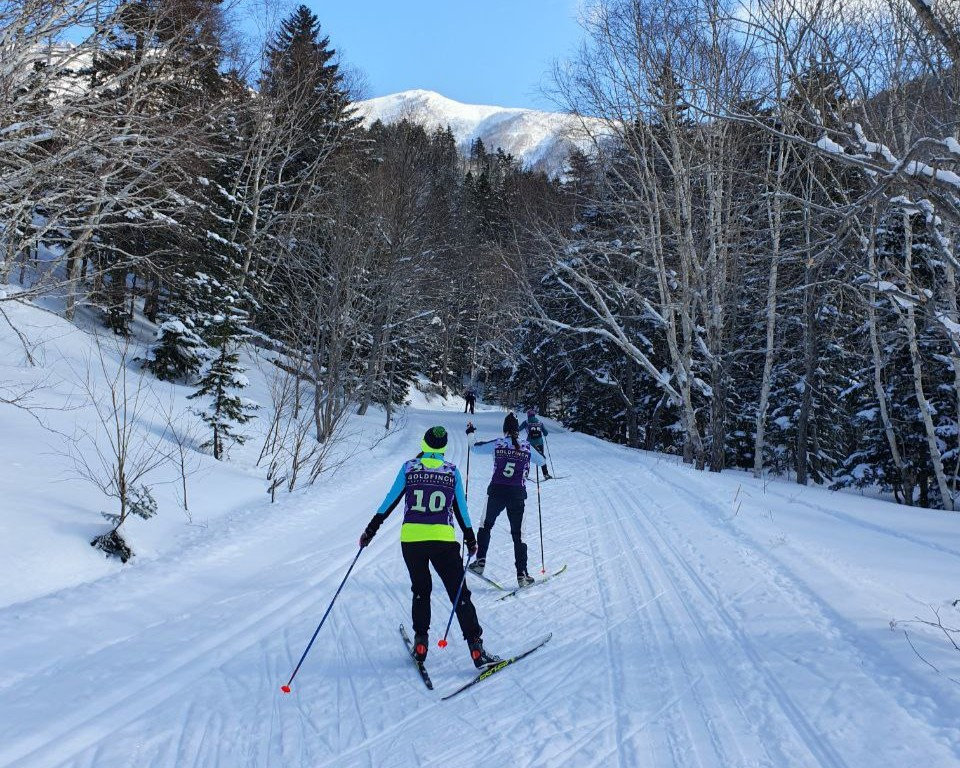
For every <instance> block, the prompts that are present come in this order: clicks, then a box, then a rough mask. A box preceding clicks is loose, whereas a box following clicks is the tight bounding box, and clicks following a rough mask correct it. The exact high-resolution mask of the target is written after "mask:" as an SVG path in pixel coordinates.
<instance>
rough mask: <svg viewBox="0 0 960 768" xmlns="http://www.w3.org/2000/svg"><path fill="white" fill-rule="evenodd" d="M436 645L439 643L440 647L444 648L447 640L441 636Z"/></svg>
mask: <svg viewBox="0 0 960 768" xmlns="http://www.w3.org/2000/svg"><path fill="white" fill-rule="evenodd" d="M437 645H439V646H440V647H441V648H446V647H447V641H446V640H444V639H443V638H442V637H441V638H440V639H439V640H437Z"/></svg>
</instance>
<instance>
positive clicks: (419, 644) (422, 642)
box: [413, 635, 430, 663]
mask: <svg viewBox="0 0 960 768" xmlns="http://www.w3.org/2000/svg"><path fill="white" fill-rule="evenodd" d="M429 647H430V639H429V638H428V637H427V635H414V636H413V658H414V659H416V660H417V661H419V662H421V663H422V662H424V661H426V658H427V648H429Z"/></svg>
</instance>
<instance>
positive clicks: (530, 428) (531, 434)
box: [518, 408, 550, 480]
mask: <svg viewBox="0 0 960 768" xmlns="http://www.w3.org/2000/svg"><path fill="white" fill-rule="evenodd" d="M523 430H526V431H527V440H528V441H529V442H530V445H532V446H533V447H534V448H535V449H536V450H537V453H539V454H540V455H541V456H543V458H544V459H546V458H547V454H546V452H545V451H544V447H543V446H544V442H543V439H544V438H545V437H546V436H547V435H549V434H550V433H549V432H548V431H547V425H546V424H544V423H543V422H542V421H540V419H539V418H537V412H536V411H535V410H533V408H531V409H530V410H528V411H527V420H526V421H525V422H523V423H522V424H521V425H520V429H519V430H518V432H522V431H523ZM543 476H544V478H545V479H547V480H549V479H550V473H549V472H547V465H546V464H544V465H543Z"/></svg>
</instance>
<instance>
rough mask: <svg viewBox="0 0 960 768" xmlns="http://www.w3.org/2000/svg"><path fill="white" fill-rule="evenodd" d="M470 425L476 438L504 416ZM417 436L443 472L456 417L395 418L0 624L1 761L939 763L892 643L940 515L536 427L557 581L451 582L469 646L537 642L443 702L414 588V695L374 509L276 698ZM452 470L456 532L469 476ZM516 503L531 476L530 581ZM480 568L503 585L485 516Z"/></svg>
mask: <svg viewBox="0 0 960 768" xmlns="http://www.w3.org/2000/svg"><path fill="white" fill-rule="evenodd" d="M473 418H474V421H475V422H476V423H477V424H478V426H479V429H480V432H479V435H478V436H479V437H484V438H491V437H495V436H497V435H498V432H499V427H500V424H501V422H502V413H499V412H478V413H477V415H476V416H475V417H473ZM435 423H441V424H444V425H445V426H447V427H448V429H449V430H450V433H451V444H450V447H449V449H448V456H449V457H450V458H451V459H452V460H454V461H456V462H458V463H459V464H460V466H461V469H464V468H465V450H466V445H467V442H466V438H465V435H464V433H463V426H464V424H465V423H466V417H465V416H463V415H462V414H458V413H454V412H451V411H442V412H441V411H437V412H431V411H416V410H411V411H409V412H408V419H407V424H406V426H405V428H404V429H402V430H400V431H399V432H398V433H396V434H394V435H391V436H390V437H389V438H387V439H386V440H384V441H383V442H381V443H380V444H379V445H378V446H376V447H375V448H374V450H373V451H371V452H368V453H365V454H363V455H361V456H359V457H357V458H356V459H355V460H354V461H353V463H352V464H351V465H350V466H349V467H347V468H346V469H345V470H343V471H341V472H340V473H339V474H337V475H336V476H335V477H334V478H332V479H330V480H328V481H325V482H324V483H323V484H322V485H318V486H317V487H315V488H313V489H309V490H307V491H305V492H303V493H299V494H296V495H294V496H293V497H284V498H283V499H282V500H281V501H280V502H279V503H277V504H275V505H273V506H269V505H265V506H264V507H260V508H257V509H252V510H249V511H248V512H246V513H244V514H242V515H237V516H234V517H233V518H231V519H230V520H228V521H226V522H224V523H222V524H218V525H217V526H216V527H215V529H211V530H209V531H207V532H206V533H205V535H202V536H197V537H195V538H194V539H193V540H192V543H190V544H189V545H188V546H186V547H185V548H184V549H182V550H180V551H178V552H177V553H176V555H175V556H170V557H165V558H161V559H158V560H154V561H152V562H149V563H143V564H138V563H137V562H136V561H134V563H133V564H131V565H130V566H129V567H126V568H124V569H123V571H122V572H120V573H119V574H118V575H115V576H110V577H107V578H103V579H101V580H99V581H96V582H93V583H90V584H86V585H83V586H78V587H75V588H72V589H69V590H64V591H61V592H58V593H55V594H53V595H50V596H48V597H44V598H41V599H37V600H34V601H31V602H28V603H21V604H18V605H13V606H11V607H9V608H7V609H4V610H2V611H0V659H2V660H3V662H2V665H0V766H30V767H31V768H33V767H35V766H61V765H62V766H76V767H77V768H79V767H81V766H84V767H87V766H89V767H90V768H94V767H95V768H104V767H105V766H106V767H111V766H137V768H144V767H150V766H158V767H159V766H177V768H182V767H189V766H224V767H227V766H229V767H234V766H284V767H289V766H310V767H311V768H312V767H314V766H337V767H338V768H339V767H341V766H369V767H370V768H373V767H374V766H376V767H377V768H381V767H383V766H398V767H399V766H450V765H459V764H468V765H484V766H490V767H497V766H567V765H569V766H578V767H579V766H597V767H598V768H599V767H600V766H603V767H604V768H606V767H607V766H624V767H628V766H644V767H645V768H654V767H656V766H663V767H670V768H674V767H682V768H687V767H690V768H697V767H704V768H707V767H709V768H739V767H742V768H748V767H749V768H759V767H760V766H767V767H769V768H792V767H793V766H798V767H801V766H802V767H803V768H812V767H814V766H822V767H823V768H863V766H871V768H887V767H889V768H894V767H896V768H902V766H904V765H912V764H922V765H924V766H925V768H955V767H956V766H957V765H960V686H958V685H955V684H953V683H951V682H950V681H949V680H947V679H945V678H944V677H943V676H938V675H937V674H936V673H935V672H934V671H933V670H931V669H930V667H929V666H927V665H926V664H924V663H923V661H922V660H921V659H919V658H918V656H917V655H916V654H915V653H914V652H913V651H912V650H911V648H910V646H909V645H908V644H907V642H906V640H905V639H904V637H903V635H902V633H899V632H891V631H890V627H889V626H888V624H889V621H890V619H892V618H901V619H903V618H912V615H913V614H914V613H916V612H918V611H919V610H921V609H920V608H918V607H916V606H918V605H919V604H920V603H922V601H924V600H936V599H940V598H946V597H947V596H948V595H947V594H945V593H946V591H948V585H949V584H950V582H951V581H952V578H953V576H955V575H956V574H957V573H960V535H957V534H956V533H955V532H954V533H953V534H952V535H943V533H942V531H943V528H945V527H946V526H943V525H940V524H939V523H938V522H937V521H938V520H942V518H937V517H935V515H937V514H941V515H942V514H943V513H930V512H922V511H912V512H907V511H906V510H903V509H902V508H901V509H898V508H895V507H893V506H892V505H885V504H879V503H877V502H870V501H869V500H866V499H862V498H859V497H855V496H842V495H836V494H829V493H828V492H825V491H821V490H818V489H811V488H805V489H803V488H799V487H797V486H793V485H790V484H787V483H764V482H762V481H759V480H753V479H752V478H749V477H747V476H746V475H744V474H741V473H726V474H723V475H711V474H705V473H698V472H695V471H694V470H692V469H690V468H688V467H683V466H678V465H677V464H676V463H675V461H672V460H669V459H666V458H664V457H658V456H656V455H652V454H646V453H643V452H638V451H631V450H628V449H624V448H621V447H617V446H612V445H608V444H605V443H602V442H601V441H598V440H595V439H593V438H589V437H585V436H583V435H577V434H570V433H562V432H560V431H559V430H556V431H555V432H552V433H551V437H550V438H549V440H550V443H549V445H550V451H551V454H552V456H553V459H554V460H555V462H556V471H557V472H558V473H559V474H561V475H566V476H567V477H566V478H565V479H560V480H552V481H548V482H544V483H542V484H541V488H540V501H541V507H542V517H543V523H544V545H545V547H544V550H545V566H546V570H547V571H548V572H549V571H554V570H556V569H557V568H559V567H560V566H561V565H562V564H564V563H566V564H568V566H569V567H568V570H567V572H566V573H564V574H562V575H561V576H559V577H558V578H557V579H555V580H553V581H551V583H549V584H545V585H542V586H537V587H534V588H532V589H529V590H525V591H524V592H521V593H520V594H518V595H517V596H516V597H514V598H510V599H507V600H502V601H498V600H497V599H496V598H497V597H498V593H497V592H496V591H495V590H494V589H492V588H491V587H489V586H487V585H486V584H483V583H481V582H479V581H478V580H473V579H471V580H470V581H468V585H469V586H470V588H471V590H472V592H473V595H474V600H475V602H476V604H477V607H478V612H479V615H480V620H481V623H482V624H483V626H484V630H485V632H484V636H485V640H486V645H487V647H488V648H489V649H490V650H491V651H493V652H494V653H499V654H501V655H506V654H508V653H511V652H513V651H518V650H521V649H522V648H523V647H524V646H525V645H526V644H527V643H528V642H529V641H530V640H532V639H533V638H535V637H538V636H540V635H542V634H545V633H546V632H548V631H552V632H553V633H554V636H553V639H552V641H551V642H550V643H549V644H548V645H547V646H546V647H545V648H543V649H541V650H539V651H537V652H536V653H535V654H533V655H531V656H530V657H528V658H527V659H524V660H523V661H522V662H521V663H519V664H517V665H516V666H513V667H511V668H509V669H507V670H505V671H504V672H503V673H501V674H498V675H495V676H494V677H493V678H491V679H490V680H489V681H486V682H484V683H482V684H481V685H478V686H476V687H474V688H471V689H470V690H469V691H467V692H466V693H464V694H462V695H461V696H460V697H458V698H456V699H454V700H451V701H448V702H441V701H440V700H439V698H440V696H442V695H444V694H445V693H448V692H449V691H451V690H453V689H454V688H456V687H457V686H458V685H459V684H460V683H462V682H465V681H466V680H468V679H470V678H471V677H472V676H473V674H474V673H473V670H472V665H471V664H470V661H469V658H468V656H467V652H466V648H465V645H464V643H463V641H462V639H461V638H460V636H459V632H458V631H457V625H456V622H454V625H453V628H452V629H451V642H450V645H449V647H448V648H447V649H445V650H440V649H438V648H437V647H436V640H437V639H438V637H439V636H440V634H441V633H442V631H443V626H444V622H445V621H446V618H447V615H448V612H449V602H448V601H447V599H446V595H445V594H443V593H442V589H437V587H439V584H438V583H435V591H434V600H433V610H434V613H433V628H432V635H431V645H432V647H431V651H430V655H429V657H428V659H427V665H428V668H429V670H430V674H431V676H432V678H433V681H434V685H435V688H436V690H435V691H433V692H430V691H427V690H426V689H425V687H424V686H423V683H422V682H421V680H420V678H419V676H418V675H417V673H416V670H415V669H414V667H413V665H412V664H411V662H410V661H409V660H408V659H407V658H406V657H405V655H404V647H403V644H402V642H401V640H400V637H399V635H398V634H397V629H396V627H397V625H398V624H399V623H401V622H403V623H409V594H410V593H409V581H408V578H407V574H406V570H405V568H404V565H403V561H402V559H401V556H400V546H399V543H398V529H399V523H400V514H399V512H395V513H394V515H393V516H392V517H391V518H390V519H389V520H388V522H387V524H386V525H385V526H384V527H383V528H382V529H381V531H380V533H379V535H378V536H377V538H376V539H375V540H374V542H373V544H372V545H371V546H370V547H369V548H368V549H367V550H366V551H365V552H364V553H363V554H362V555H361V557H360V560H359V561H358V563H357V566H356V568H355V569H354V572H353V574H352V575H351V577H350V580H349V581H348V582H347V585H346V586H345V587H344V590H343V592H342V594H341V596H340V600H339V601H338V603H337V605H336V606H335V607H334V609H333V611H332V613H331V615H330V618H329V620H328V622H327V625H326V626H324V628H323V629H322V630H321V633H320V635H319V636H318V637H317V641H316V643H315V645H314V647H313V650H312V651H311V654H310V656H308V658H307V660H306V661H305V663H304V665H303V668H302V669H301V672H300V674H299V676H298V677H297V679H296V680H295V681H294V684H293V693H292V694H291V695H289V696H284V695H283V694H281V693H280V691H279V686H280V685H281V684H282V683H284V682H286V680H287V678H288V677H289V674H290V672H291V671H292V669H293V666H294V665H295V664H296V661H297V659H298V658H299V656H300V653H301V652H302V650H303V648H304V646H305V644H306V643H307V641H308V640H309V638H310V636H311V634H312V633H313V630H314V628H315V627H316V623H317V622H318V621H319V619H320V617H321V616H322V614H323V611H324V610H325V608H326V606H327V604H328V603H329V600H330V598H331V597H332V595H333V592H334V591H335V589H336V587H337V585H338V584H339V582H340V580H341V579H342V578H343V575H344V573H345V572H346V569H347V567H348V566H349V563H350V561H351V560H352V558H353V557H354V555H355V554H356V551H357V543H356V542H357V538H358V536H359V534H360V532H361V531H362V530H363V527H364V526H365V525H366V522H367V521H368V519H369V518H370V516H371V514H372V513H373V510H374V509H375V507H376V505H377V503H379V501H380V499H381V498H382V495H383V494H384V493H385V492H386V490H387V488H388V487H389V484H390V482H391V480H392V478H393V476H394V474H395V472H396V470H397V468H398V466H399V464H400V462H401V461H403V460H404V459H406V458H409V457H411V456H413V455H414V454H415V453H416V451H417V449H418V445H419V440H420V436H421V435H422V433H423V431H424V430H425V429H426V428H427V427H428V426H430V425H432V424H435ZM470 470H471V477H470V493H469V499H470V506H471V516H472V517H473V520H474V525H475V526H478V525H479V521H480V518H481V517H482V512H483V505H484V503H485V488H486V483H487V480H488V479H489V475H490V461H489V458H488V457H482V456H474V457H472V459H471V467H470ZM537 512H538V505H537V493H536V487H535V486H533V485H532V484H531V486H530V489H529V498H528V501H527V515H526V521H525V540H526V541H527V543H528V545H529V550H530V571H531V573H532V574H534V575H537V574H538V573H539V571H540V565H541V560H540V543H539V541H540V540H539V533H538V525H537V518H538V514H537ZM918 564H922V565H923V568H922V569H918ZM918 570H923V573H918ZM488 573H489V574H490V575H491V576H492V577H493V578H495V579H497V580H500V581H501V582H502V583H504V584H509V585H511V586H512V585H513V583H514V580H513V563H512V551H511V547H510V539H509V533H508V525H507V521H506V519H505V516H503V517H502V518H501V520H499V521H498V524H497V526H496V528H495V530H494V534H493V541H492V544H491V551H490V554H489V557H488ZM936 574H941V576H940V577H939V582H938V581H937V576H936ZM931 583H934V584H938V585H941V584H942V585H943V590H942V591H943V592H944V594H940V595H931V594H926V592H925V591H924V590H926V591H929V585H930V584H931ZM955 597H960V594H958V595H955Z"/></svg>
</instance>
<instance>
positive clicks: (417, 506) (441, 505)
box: [410, 488, 447, 512]
mask: <svg viewBox="0 0 960 768" xmlns="http://www.w3.org/2000/svg"><path fill="white" fill-rule="evenodd" d="M413 497H414V500H415V503H414V505H413V506H412V507H410V509H411V511H413V512H426V511H427V507H429V508H430V511H431V512H443V510H444V509H445V508H446V506H447V494H445V493H444V492H443V491H434V492H433V493H431V494H430V498H429V499H427V507H425V506H423V491H421V490H420V489H419V488H418V489H416V490H414V492H413Z"/></svg>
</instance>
